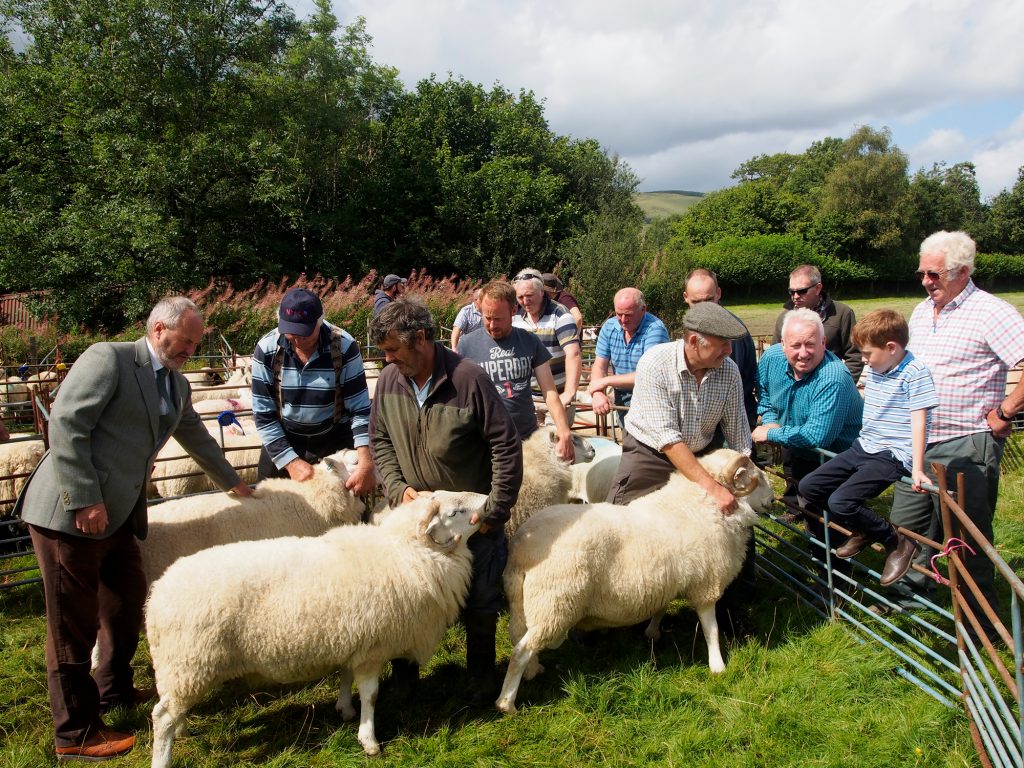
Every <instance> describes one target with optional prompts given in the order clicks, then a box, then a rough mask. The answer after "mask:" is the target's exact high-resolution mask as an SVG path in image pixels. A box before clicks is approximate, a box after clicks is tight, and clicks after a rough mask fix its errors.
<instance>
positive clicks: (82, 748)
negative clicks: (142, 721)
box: [57, 729, 135, 763]
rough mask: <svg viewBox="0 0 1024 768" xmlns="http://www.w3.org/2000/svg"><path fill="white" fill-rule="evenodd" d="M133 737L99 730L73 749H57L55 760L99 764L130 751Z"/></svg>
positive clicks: (133, 743) (133, 744)
mask: <svg viewBox="0 0 1024 768" xmlns="http://www.w3.org/2000/svg"><path fill="white" fill-rule="evenodd" d="M134 746H135V737H134V736H132V735H131V734H130V733H118V732H117V731H108V730H106V729H101V730H100V731H99V733H94V734H93V735H92V736H90V737H89V738H87V739H86V740H85V741H84V742H82V743H81V744H79V745H77V746H74V747H57V760H58V761H59V762H63V761H65V760H82V761H84V762H87V763H100V762H103V761H104V760H110V759H111V758H114V757H120V756H121V755H124V754H127V753H129V752H131V751H132V747H134Z"/></svg>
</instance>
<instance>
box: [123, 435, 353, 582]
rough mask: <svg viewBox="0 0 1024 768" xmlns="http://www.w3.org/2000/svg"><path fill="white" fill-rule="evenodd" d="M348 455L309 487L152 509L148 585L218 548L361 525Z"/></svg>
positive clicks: (267, 486) (320, 469)
mask: <svg viewBox="0 0 1024 768" xmlns="http://www.w3.org/2000/svg"><path fill="white" fill-rule="evenodd" d="M344 455H345V452H339V453H337V454H335V455H333V456H328V457H327V458H325V459H324V460H323V462H321V463H320V464H317V465H315V466H314V467H313V477H311V478H310V479H309V480H307V481H305V482H301V483H300V482H298V481H295V480H291V479H288V478H271V479H267V480H263V481H261V482H260V483H259V485H257V486H256V490H255V491H254V493H253V495H252V496H249V497H247V498H239V497H236V496H233V495H229V494H225V493H215V494H210V495H202V496H190V497H185V498H179V499H172V500H170V501H164V502H160V503H156V504H151V505H150V507H149V535H148V536H147V537H146V539H145V540H143V541H140V542H139V549H140V550H141V552H142V570H143V571H144V572H145V574H146V581H147V582H149V583H152V582H153V581H155V580H156V579H157V578H159V576H160V574H162V573H163V572H164V571H165V570H166V569H167V566H169V565H170V564H171V563H173V562H174V561H175V560H177V559H178V558H181V557H185V556H186V555H191V554H192V553H194V552H198V551H200V550H202V549H208V548H209V547H213V546H216V545H218V544H229V543H231V542H235V541H251V540H254V539H273V538H277V537H279V536H319V535H320V534H322V533H324V532H325V531H327V530H329V529H330V528H334V527H336V526H339V525H346V524H355V523H358V522H359V519H360V517H361V516H362V513H363V510H364V509H365V507H364V505H363V503H362V502H361V501H360V500H359V499H358V498H357V497H355V496H353V495H352V492H351V491H349V490H347V489H346V488H345V481H346V480H348V478H349V475H350V473H351V470H350V468H349V467H348V466H347V465H346V463H345V459H344Z"/></svg>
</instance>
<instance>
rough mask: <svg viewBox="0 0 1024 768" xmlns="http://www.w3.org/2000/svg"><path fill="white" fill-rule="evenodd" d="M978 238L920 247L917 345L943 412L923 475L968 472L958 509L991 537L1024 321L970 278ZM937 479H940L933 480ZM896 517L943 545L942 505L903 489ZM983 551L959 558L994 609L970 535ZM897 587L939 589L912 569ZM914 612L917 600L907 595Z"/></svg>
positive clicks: (989, 580) (982, 560)
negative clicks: (935, 469) (922, 295)
mask: <svg viewBox="0 0 1024 768" xmlns="http://www.w3.org/2000/svg"><path fill="white" fill-rule="evenodd" d="M974 260H975V245H974V241H973V240H972V239H971V238H970V237H969V236H968V235H967V234H966V233H964V232H936V233H935V234H933V235H931V236H929V237H928V238H926V239H925V241H924V242H923V243H921V248H920V258H919V262H918V268H917V272H916V275H917V277H918V279H919V280H920V281H921V285H922V286H923V287H924V289H925V291H926V292H927V293H928V297H927V298H926V299H925V300H924V301H922V302H921V303H920V304H918V305H917V307H916V308H915V309H914V312H913V314H912V315H911V317H910V345H909V347H908V349H910V350H911V351H912V352H913V353H914V355H915V356H916V357H917V358H918V359H919V360H921V362H923V363H924V364H925V365H927V366H928V367H929V368H930V369H931V372H932V378H933V379H934V381H935V390H936V392H937V393H938V396H939V406H938V408H936V409H935V410H934V411H933V412H932V417H931V424H930V425H929V430H928V449H927V451H926V452H925V457H924V458H925V461H924V466H925V471H926V472H928V474H929V475H931V471H930V468H931V465H932V463H933V462H938V463H940V464H945V465H946V466H947V467H948V469H949V472H950V477H955V476H956V474H958V473H960V472H962V473H963V474H964V480H965V486H964V487H965V498H963V499H960V500H959V502H960V505H961V507H962V508H963V509H964V511H965V512H966V513H967V514H968V515H969V516H970V518H971V519H972V520H973V521H974V523H975V524H976V525H977V526H978V528H979V529H980V531H981V533H982V534H983V535H984V536H985V538H986V539H988V540H989V541H992V517H993V515H994V514H995V505H996V497H997V495H998V492H999V460H1000V458H1001V457H1002V453H1003V443H1004V441H1005V439H1006V438H1007V437H1009V435H1010V430H1011V421H1012V419H1013V417H1014V416H1015V415H1016V414H1017V413H1018V412H1019V411H1020V410H1021V409H1022V408H1024V380H1022V382H1020V383H1018V384H1017V386H1015V387H1014V388H1013V390H1012V391H1011V392H1010V394H1008V395H1007V394H1006V378H1007V372H1008V371H1009V369H1010V368H1012V367H1013V366H1015V365H1017V364H1018V363H1020V362H1021V361H1022V360H1024V318H1022V317H1021V315H1020V313H1019V312H1018V311H1017V310H1016V309H1015V308H1014V307H1013V306H1011V305H1010V304H1007V303H1006V302H1005V301H1003V300H1002V299H997V298H996V297H995V296H993V295H991V294H990V293H987V292H985V291H983V290H981V289H980V288H978V286H977V285H975V284H974V281H973V280H971V274H972V273H973V272H974ZM932 482H933V483H934V482H936V480H935V478H934V476H933V477H932ZM890 519H891V521H892V523H893V524H894V525H898V526H903V527H906V528H909V529H911V530H913V531H917V532H918V533H921V534H924V535H926V536H928V537H929V538H931V539H934V540H937V541H941V540H942V528H941V525H940V522H939V508H938V499H937V498H936V497H935V496H934V495H931V494H927V495H923V494H918V493H914V492H913V491H912V490H911V489H910V487H909V486H906V485H904V484H902V483H898V484H897V485H896V488H895V491H894V496H893V505H892V515H891V518H890ZM966 540H967V543H968V544H970V545H971V547H973V549H974V551H975V552H976V553H977V554H976V555H971V554H970V553H961V557H963V558H964V559H965V562H966V566H967V570H968V572H969V573H970V574H971V576H972V577H973V578H974V581H975V582H976V583H977V584H978V586H979V587H980V588H981V591H982V594H984V595H985V597H986V599H987V600H988V602H989V603H990V604H991V605H992V606H993V607H995V606H996V598H995V592H994V590H993V578H994V573H993V566H992V562H991V561H990V560H989V559H988V558H987V557H986V556H985V555H984V553H983V552H982V550H981V548H980V547H979V546H978V544H977V542H975V541H974V540H973V539H971V537H970V536H967V537H966ZM933 554H934V551H932V550H929V549H928V548H923V550H922V552H921V554H920V555H919V557H918V558H917V560H916V561H915V562H917V563H919V564H922V565H924V566H925V568H927V567H928V560H929V558H930V557H931V556H932V555H933ZM899 583H900V584H909V585H910V586H911V587H913V588H914V590H915V591H916V592H919V593H927V591H928V590H930V589H931V588H933V587H934V583H933V582H932V580H931V579H930V578H928V577H926V576H925V575H924V574H921V573H917V572H915V571H911V572H910V573H909V574H908V575H907V576H906V577H904V579H903V581H901V582H899ZM964 594H965V596H966V598H967V600H968V603H969V604H970V605H971V607H972V608H973V610H974V613H975V615H976V616H977V617H978V619H979V620H980V622H981V624H982V626H983V628H984V629H985V630H986V631H987V632H988V634H989V636H990V637H994V636H995V635H994V631H993V630H992V625H991V622H990V621H989V620H988V618H987V617H986V616H985V614H984V612H983V611H981V610H980V609H979V607H978V604H977V602H976V601H975V600H974V598H973V594H972V592H971V591H970V590H964ZM903 600H904V602H905V603H906V606H907V607H914V603H913V600H912V597H910V596H907V597H904V598H903Z"/></svg>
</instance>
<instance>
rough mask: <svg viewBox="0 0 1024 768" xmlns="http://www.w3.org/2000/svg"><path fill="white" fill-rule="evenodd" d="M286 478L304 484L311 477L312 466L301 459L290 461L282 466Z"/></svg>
mask: <svg viewBox="0 0 1024 768" xmlns="http://www.w3.org/2000/svg"><path fill="white" fill-rule="evenodd" d="M284 469H285V471H286V472H287V473H288V477H290V478H291V479H292V480H295V481H297V482H300V483H302V482H305V481H306V480H309V478H311V477H312V476H313V465H312V464H310V463H309V462H308V461H303V460H302V459H292V460H291V461H289V462H288V463H287V464H285V465H284Z"/></svg>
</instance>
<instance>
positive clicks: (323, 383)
mask: <svg viewBox="0 0 1024 768" xmlns="http://www.w3.org/2000/svg"><path fill="white" fill-rule="evenodd" d="M332 327H333V326H332V325H331V324H330V323H328V322H327V321H326V320H325V321H324V323H323V325H322V326H321V328H320V341H319V344H318V346H317V349H316V351H315V352H314V353H313V354H312V356H311V357H310V358H309V362H308V363H306V364H305V365H303V364H302V363H301V362H300V361H299V359H298V358H297V357H296V356H295V353H294V352H292V348H291V345H290V344H289V343H288V340H287V339H286V338H285V337H284V335H282V334H281V333H279V332H278V330H277V329H276V328H275V329H274V330H272V331H271V332H270V333H268V334H266V335H265V336H264V337H263V338H262V339H260V340H259V342H257V344H256V350H255V351H254V352H253V357H252V413H253V417H254V419H255V421H256V431H257V432H258V433H259V436H260V440H262V441H263V445H264V446H265V447H266V449H267V453H269V454H270V458H271V459H273V461H274V466H276V467H277V468H278V469H283V468H284V466H285V465H286V464H288V463H289V462H290V461H292V460H294V459H297V458H299V457H298V456H297V455H296V453H295V451H293V450H292V448H291V446H290V445H289V443H288V440H287V438H286V437H285V432H286V431H287V432H291V433H293V434H297V435H306V436H314V435H321V434H324V433H325V432H327V431H328V430H330V429H331V428H332V427H333V426H334V398H335V386H336V384H335V380H334V361H333V360H332V359H331V328H332ZM341 336H342V341H341V358H342V368H341V377H342V383H341V387H342V397H343V398H344V409H343V412H342V414H341V415H340V417H339V418H338V423H345V422H349V423H350V424H351V427H352V437H353V443H354V446H355V447H356V448H359V447H361V446H364V445H369V444H370V433H369V424H370V395H369V392H368V391H367V389H366V374H365V373H363V356H362V354H361V353H360V351H359V344H358V343H357V342H356V340H355V339H353V338H352V336H351V335H350V334H349V333H348V332H347V331H341ZM275 355H282V358H281V400H282V403H283V407H282V410H281V412H279V411H278V407H277V392H276V391H274V388H273V385H272V383H271V378H272V377H273V375H274V373H273V359H274V356H275Z"/></svg>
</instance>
